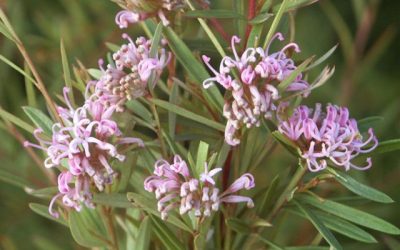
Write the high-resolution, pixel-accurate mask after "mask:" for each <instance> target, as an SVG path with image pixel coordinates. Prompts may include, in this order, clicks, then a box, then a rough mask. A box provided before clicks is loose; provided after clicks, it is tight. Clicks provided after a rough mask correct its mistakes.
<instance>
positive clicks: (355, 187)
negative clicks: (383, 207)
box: [328, 168, 394, 203]
mask: <svg viewBox="0 0 400 250" xmlns="http://www.w3.org/2000/svg"><path fill="white" fill-rule="evenodd" d="M328 171H329V172H331V173H332V174H334V175H335V176H336V177H337V178H336V180H337V181H338V182H340V183H341V184H342V185H343V186H345V187H346V188H347V189H349V190H350V191H352V192H353V193H355V194H358V195H360V196H362V197H364V198H367V199H370V200H373V201H376V202H381V203H392V202H394V201H393V200H392V198H390V197H389V196H388V195H386V194H384V193H382V192H381V191H378V190H376V189H374V188H372V187H369V186H367V185H364V184H362V183H360V182H358V181H357V180H355V179H353V178H352V177H350V176H349V175H348V174H346V173H344V172H341V171H336V170H334V169H332V168H329V169H328Z"/></svg>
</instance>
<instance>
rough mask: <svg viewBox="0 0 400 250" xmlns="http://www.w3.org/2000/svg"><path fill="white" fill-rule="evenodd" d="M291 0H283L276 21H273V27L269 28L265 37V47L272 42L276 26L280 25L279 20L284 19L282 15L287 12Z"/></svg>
mask: <svg viewBox="0 0 400 250" xmlns="http://www.w3.org/2000/svg"><path fill="white" fill-rule="evenodd" d="M288 2H289V0H283V1H282V3H281V5H280V7H279V10H278V12H277V13H276V15H275V18H274V21H272V24H271V27H270V28H269V31H268V34H267V37H266V38H265V42H264V46H263V48H264V49H265V48H266V47H267V45H268V43H269V42H270V40H271V38H272V36H273V35H274V34H275V31H276V28H277V27H278V24H279V22H280V21H281V19H282V15H283V13H284V12H285V8H286V5H287V4H288Z"/></svg>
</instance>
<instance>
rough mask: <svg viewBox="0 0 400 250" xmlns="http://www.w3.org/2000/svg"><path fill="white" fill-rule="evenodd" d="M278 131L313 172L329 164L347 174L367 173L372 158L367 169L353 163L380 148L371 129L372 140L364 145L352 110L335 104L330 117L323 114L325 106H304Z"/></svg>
mask: <svg viewBox="0 0 400 250" xmlns="http://www.w3.org/2000/svg"><path fill="white" fill-rule="evenodd" d="M278 128H279V131H280V132H281V133H282V134H284V135H285V136H286V137H287V138H289V139H290V140H292V141H293V142H295V143H296V145H297V146H298V147H299V148H300V149H301V151H302V155H301V157H302V158H303V159H305V160H306V162H307V166H308V169H309V170H310V171H312V172H316V171H320V170H323V169H325V168H326V167H327V165H328V160H330V161H331V162H332V163H333V164H335V165H337V166H340V167H343V168H344V169H345V170H346V171H347V170H350V168H354V169H358V170H366V169H368V168H370V167H371V165H372V162H371V158H367V165H366V166H364V167H360V166H357V165H354V164H353V163H352V162H351V160H352V159H354V158H355V157H356V156H357V155H359V154H361V153H368V152H371V151H372V150H374V149H375V148H376V146H377V145H378V140H377V138H376V137H375V135H374V133H373V131H372V129H371V128H370V129H369V130H368V134H369V138H368V139H367V140H365V141H363V136H362V135H361V133H360V131H359V130H358V127H357V122H356V120H354V119H352V118H349V110H348V109H347V108H345V107H338V106H334V105H331V104H328V105H327V107H326V113H325V112H323V111H321V104H316V106H315V110H312V109H310V108H308V107H306V106H300V107H298V108H297V109H296V110H295V111H294V113H293V115H292V116H291V117H290V118H289V119H288V121H282V122H280V124H279V127H278ZM371 143H372V144H371Z"/></svg>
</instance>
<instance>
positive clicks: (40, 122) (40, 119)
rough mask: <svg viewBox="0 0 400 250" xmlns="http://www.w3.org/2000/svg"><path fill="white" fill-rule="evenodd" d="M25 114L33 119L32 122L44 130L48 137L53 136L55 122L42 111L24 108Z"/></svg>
mask: <svg viewBox="0 0 400 250" xmlns="http://www.w3.org/2000/svg"><path fill="white" fill-rule="evenodd" d="M22 109H23V110H24V112H25V114H26V115H27V116H28V117H29V118H30V119H31V121H32V122H33V123H34V124H35V125H36V126H37V127H38V128H41V129H42V130H43V132H44V133H45V134H46V135H51V134H52V133H53V132H52V126H53V121H52V120H51V119H50V118H49V117H48V116H47V115H45V114H44V113H43V112H42V111H41V110H39V109H36V108H32V107H27V106H25V107H22Z"/></svg>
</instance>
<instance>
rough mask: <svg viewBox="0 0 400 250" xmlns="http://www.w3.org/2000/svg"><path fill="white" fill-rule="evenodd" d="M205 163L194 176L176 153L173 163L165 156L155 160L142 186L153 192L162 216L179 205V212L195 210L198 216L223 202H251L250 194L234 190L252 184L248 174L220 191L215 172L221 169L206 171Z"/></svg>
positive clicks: (165, 216) (206, 215) (209, 212)
mask: <svg viewBox="0 0 400 250" xmlns="http://www.w3.org/2000/svg"><path fill="white" fill-rule="evenodd" d="M204 165H205V166H204V172H203V173H202V174H201V175H200V177H199V178H195V177H192V176H191V174H190V172H189V168H188V166H187V164H186V162H185V161H184V160H182V158H181V157H180V156H179V155H175V157H174V161H173V163H172V164H170V163H168V162H167V161H166V160H164V159H161V160H158V161H157V162H156V163H155V165H154V167H155V169H154V174H153V175H151V176H149V177H147V178H146V180H145V181H144V188H145V189H146V190H147V191H148V192H154V193H155V195H156V199H157V200H158V203H157V206H158V211H159V212H160V213H161V217H162V219H164V220H165V219H166V218H167V216H168V212H169V211H170V210H172V209H175V208H178V207H179V213H180V214H185V213H187V212H189V211H194V214H195V216H197V217H201V216H204V217H208V216H210V215H211V211H218V209H219V206H220V205H221V204H222V203H238V202H246V203H247V206H248V207H253V206H254V204H253V201H252V199H251V198H249V197H246V196H241V195H235V194H234V193H236V192H238V191H240V190H242V189H246V190H249V189H251V188H253V187H254V186H255V184H254V178H253V176H252V175H251V174H248V173H246V174H244V175H242V176H241V177H239V178H238V179H237V180H236V181H235V182H234V183H233V184H232V185H231V186H230V187H229V188H228V189H226V190H225V191H224V192H222V193H220V191H219V189H218V188H217V187H216V183H215V180H214V176H215V175H216V174H217V173H219V172H220V171H221V170H222V169H221V168H214V169H212V170H210V171H209V170H208V166H207V163H205V164H204Z"/></svg>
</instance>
